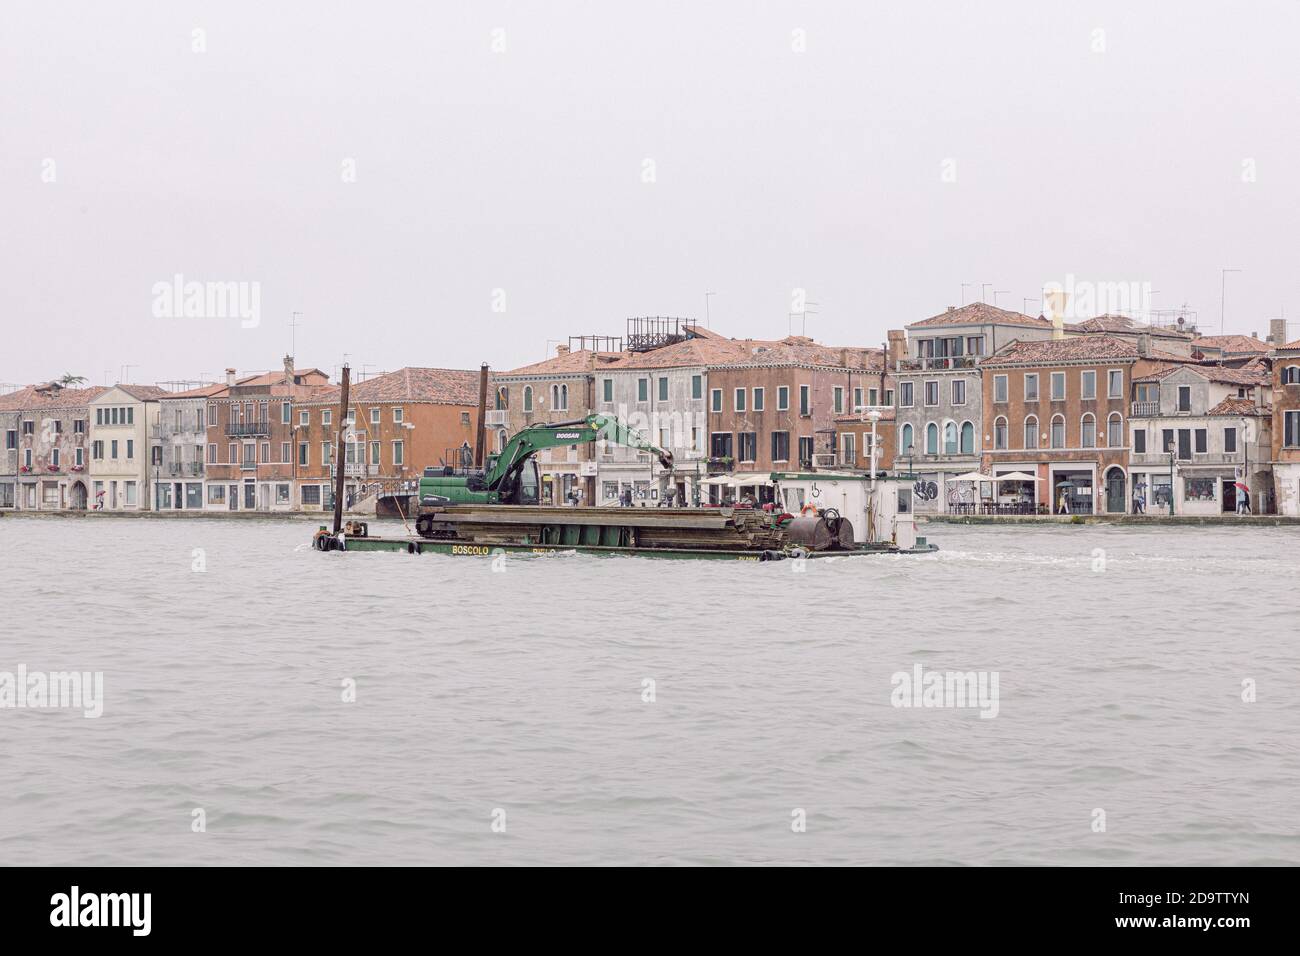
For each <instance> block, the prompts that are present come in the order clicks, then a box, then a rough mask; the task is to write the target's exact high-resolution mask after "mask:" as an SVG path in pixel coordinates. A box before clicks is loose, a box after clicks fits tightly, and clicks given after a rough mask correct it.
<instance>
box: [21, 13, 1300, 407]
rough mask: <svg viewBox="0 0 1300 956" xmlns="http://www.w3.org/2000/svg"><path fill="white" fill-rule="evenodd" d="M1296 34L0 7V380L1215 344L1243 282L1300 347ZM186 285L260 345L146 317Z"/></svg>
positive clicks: (1186, 21) (1210, 19)
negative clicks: (1161, 326) (1098, 302)
mask: <svg viewBox="0 0 1300 956" xmlns="http://www.w3.org/2000/svg"><path fill="white" fill-rule="evenodd" d="M196 30H198V31H202V32H200V33H196V32H195V31H196ZM494 31H499V32H494ZM796 31H800V32H796ZM1098 31H1101V32H1098ZM1298 37H1300V4H1297V3H1295V2H1292V0H1285V2H1276V3H1268V2H1250V3H1241V4H1228V3H1189V2H1177V3H1173V2H1171V3H1164V4H1157V3H1142V4H1133V3H1131V2H1125V3H1096V2H1091V3H1073V4H1069V5H1067V4H1064V3H1054V2H1042V0H1032V2H1023V3H1020V2H1016V3H1013V2H999V3H987V4H972V3H967V2H960V3H959V2H947V3H934V4H921V3H910V2H909V3H903V4H874V3H870V4H869V3H862V2H844V3H832V2H817V3H807V4H801V3H753V2H731V3H724V2H716V3H707V4H706V3H700V2H698V0H697V2H689V3H664V2H659V3H652V4H647V3H620V2H601V3H595V2H592V3H560V2H548V0H536V2H529V3H523V2H520V3H491V2H473V3H469V2H466V3H455V4H453V3H443V2H419V3H416V2H410V3H384V2H371V3H365V4H359V3H337V4H336V3H328V2H315V3H306V2H298V3H276V4H268V3H264V2H263V3H254V2H231V0H222V2H212V3H186V2H175V0H169V2H156V3H135V2H132V3H127V2H118V3H102V2H91V0H83V2H76V3H60V2H46V3H33V4H22V5H9V6H7V7H6V9H5V13H4V21H3V28H2V29H0V141H2V143H3V149H0V222H2V223H3V226H2V228H0V296H3V321H4V331H5V334H4V337H3V341H4V346H3V348H0V383H25V382H30V381H36V380H40V379H46V378H50V377H52V376H56V375H59V374H62V373H64V372H72V373H74V374H80V375H84V376H86V377H87V378H88V379H89V380H90V381H91V382H92V383H95V384H101V383H103V382H104V381H105V380H106V379H107V380H108V381H114V380H117V379H118V377H119V373H120V370H121V368H122V367H123V366H124V365H131V366H134V367H133V368H131V369H130V370H129V373H128V375H129V379H128V380H130V381H135V382H155V381H165V380H170V379H197V378H199V377H201V376H206V377H211V376H215V375H219V374H220V373H221V371H222V369H224V368H225V367H226V366H227V365H232V366H236V367H238V368H239V369H240V370H241V371H242V370H257V369H265V368H270V367H276V366H278V365H279V362H280V357H281V356H282V355H283V354H284V353H285V352H286V351H288V349H289V346H290V336H291V332H290V327H289V322H290V316H291V313H293V312H294V311H298V312H301V313H302V317H301V319H300V320H299V322H300V326H299V328H298V330H297V358H298V363H299V365H304V366H305V365H316V366H319V367H322V368H325V369H326V370H328V371H333V369H334V368H335V366H337V365H339V364H340V363H341V362H342V361H343V360H344V356H345V355H346V356H348V357H349V358H350V360H351V362H352V364H353V366H354V368H360V367H362V366H363V365H364V366H366V368H367V369H368V370H370V371H375V370H382V369H394V368H398V367H400V366H402V365H431V366H450V367H476V366H477V365H478V363H479V362H481V361H487V362H490V363H491V364H492V365H493V366H494V367H496V368H510V367H513V366H517V365H520V364H524V363H526V362H530V361H536V360H538V359H540V358H542V357H544V356H545V355H546V354H547V353H548V351H551V350H553V348H554V344H555V341H556V340H563V339H565V338H566V337H567V336H569V335H577V334H581V333H606V334H614V335H618V334H621V333H622V331H623V326H624V319H625V317H627V316H629V315H643V314H650V315H653V314H664V315H682V316H692V317H699V318H701V319H702V318H703V316H704V312H705V293H706V292H715V293H716V295H714V296H713V297H712V298H711V299H710V306H709V308H710V310H711V312H712V325H713V327H714V328H715V329H718V330H719V331H722V332H724V333H725V334H728V335H735V336H742V337H743V336H753V337H779V336H781V335H785V334H786V333H787V331H788V330H789V328H790V319H789V317H788V313H789V312H790V311H791V308H792V296H793V295H795V290H797V289H804V290H806V295H807V298H808V299H810V300H812V301H814V302H816V303H818V305H816V306H812V307H811V308H813V309H814V310H815V311H816V312H817V314H815V315H810V316H808V317H807V319H806V322H807V331H808V334H810V335H813V336H815V337H816V338H817V339H819V340H821V341H825V342H828V343H831V344H837V345H838V344H844V345H849V344H854V345H857V344H861V345H875V344H879V343H880V342H881V341H882V340H883V339H884V336H885V330H886V329H887V328H892V327H900V326H902V325H903V324H905V323H907V322H910V321H915V320H917V319H919V318H923V317H925V316H928V315H931V314H934V313H936V312H938V311H941V310H942V309H943V308H944V307H945V306H947V305H956V304H959V303H960V302H961V300H962V295H963V289H962V287H961V284H962V283H963V282H969V283H974V284H975V285H973V286H972V287H971V288H968V289H966V290H964V292H965V297H966V300H967V301H970V300H971V299H973V298H978V297H979V296H980V294H981V290H980V288H979V283H983V282H987V283H990V286H989V289H988V292H989V294H988V299H989V300H990V301H992V299H993V296H992V291H994V290H998V291H1003V294H1002V295H1000V296H999V297H998V303H999V304H1000V305H1002V306H1003V307H1009V308H1015V309H1020V308H1021V307H1022V305H1023V304H1024V299H1025V298H1026V297H1029V298H1031V299H1033V300H1034V301H1031V302H1030V303H1029V305H1028V308H1029V310H1030V311H1033V312H1035V313H1037V312H1038V311H1040V308H1041V307H1040V305H1039V303H1038V302H1037V297H1038V296H1039V293H1040V290H1041V288H1042V286H1043V285H1044V283H1047V282H1050V281H1053V280H1055V281H1062V282H1063V281H1065V279H1066V277H1067V276H1068V275H1074V276H1075V277H1076V280H1084V281H1093V282H1136V283H1149V288H1150V289H1152V290H1154V291H1155V292H1156V295H1155V297H1154V304H1155V307H1156V308H1157V309H1167V308H1172V307H1174V306H1180V305H1182V304H1183V303H1187V305H1188V307H1189V308H1191V309H1193V310H1196V311H1198V312H1199V316H1200V320H1201V323H1202V326H1203V327H1209V328H1212V329H1214V330H1216V331H1217V328H1218V324H1219V311H1220V284H1221V278H1222V276H1221V272H1220V270H1221V269H1223V268H1236V269H1241V270H1243V271H1242V272H1241V273H1240V274H1231V275H1229V276H1228V278H1227V309H1226V311H1227V328H1228V331H1239V332H1251V331H1256V332H1259V333H1260V334H1261V335H1262V334H1264V333H1265V332H1266V331H1267V320H1268V319H1269V318H1276V317H1278V316H1279V315H1280V314H1281V312H1282V310H1283V308H1285V309H1286V314H1287V315H1288V316H1289V317H1292V318H1293V319H1294V320H1295V321H1293V323H1292V325H1291V328H1290V337H1291V338H1295V337H1300V273H1298V271H1297V255H1296V254H1297V250H1298V249H1300V238H1298V232H1300V230H1298V226H1300V57H1297V55H1296V53H1295V44H1296V40H1297V38H1298ZM196 46H197V47H200V48H201V49H200V50H197V51H196V49H195V47H196ZM502 47H504V49H502ZM647 160H649V161H650V162H651V163H652V165H650V164H647ZM648 179H650V180H652V181H647V180H648ZM177 274H180V275H182V276H184V278H185V280H186V281H220V282H245V283H250V284H251V283H256V284H257V286H256V288H257V290H258V294H259V296H260V302H259V305H260V309H259V316H258V318H259V321H258V324H256V325H255V326H254V327H245V325H249V324H250V323H247V322H243V321H241V320H240V318H239V317H238V316H213V315H207V316H201V317H188V318H187V317H184V316H183V315H179V316H165V315H164V316H161V317H160V316H159V315H157V314H155V313H156V311H157V310H156V309H155V305H156V303H155V290H154V287H155V284H156V283H159V282H164V281H165V282H170V281H171V280H172V277H173V276H175V275H177ZM248 288H249V289H252V288H253V287H252V286H251V285H250V286H248ZM495 290H502V293H503V294H501V293H497V292H496V291H495ZM502 308H504V311H500V309H502ZM798 326H799V322H798V321H797V320H796V323H795V331H798Z"/></svg>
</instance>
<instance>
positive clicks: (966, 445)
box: [961, 422, 975, 455]
mask: <svg viewBox="0 0 1300 956" xmlns="http://www.w3.org/2000/svg"><path fill="white" fill-rule="evenodd" d="M961 453H962V454H963V455H973V454H975V426H974V425H972V424H971V423H970V422H962V423H961Z"/></svg>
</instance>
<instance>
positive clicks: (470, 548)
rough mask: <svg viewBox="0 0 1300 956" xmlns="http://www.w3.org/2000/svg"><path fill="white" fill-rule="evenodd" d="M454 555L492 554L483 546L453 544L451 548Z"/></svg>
mask: <svg viewBox="0 0 1300 956" xmlns="http://www.w3.org/2000/svg"><path fill="white" fill-rule="evenodd" d="M451 553H452V554H491V553H492V551H491V549H489V548H487V547H485V546H483V545H474V544H453V545H452V546H451Z"/></svg>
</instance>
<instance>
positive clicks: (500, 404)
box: [497, 385, 510, 411]
mask: <svg viewBox="0 0 1300 956" xmlns="http://www.w3.org/2000/svg"><path fill="white" fill-rule="evenodd" d="M509 407H510V390H509V389H508V388H506V387H505V386H504V385H502V386H501V387H500V388H498V389H497V411H501V410H502V409H503V408H509Z"/></svg>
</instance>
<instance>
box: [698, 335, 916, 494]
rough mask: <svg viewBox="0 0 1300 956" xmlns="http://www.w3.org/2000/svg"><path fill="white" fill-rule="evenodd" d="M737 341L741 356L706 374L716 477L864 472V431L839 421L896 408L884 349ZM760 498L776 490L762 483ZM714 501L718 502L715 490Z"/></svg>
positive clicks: (792, 340) (711, 466)
mask: <svg viewBox="0 0 1300 956" xmlns="http://www.w3.org/2000/svg"><path fill="white" fill-rule="evenodd" d="M730 341H734V342H735V343H736V344H737V345H739V346H741V354H740V355H739V356H738V357H734V358H731V359H728V360H727V361H726V362H723V363H718V364H711V365H710V366H709V367H708V369H707V378H708V381H707V393H708V428H709V447H708V459H707V467H708V471H709V472H710V474H723V473H758V474H765V473H770V472H772V471H807V470H812V469H815V468H845V467H849V468H858V467H861V458H860V446H859V445H858V441H859V437H860V435H861V431H862V429H861V428H859V427H857V426H856V425H854V426H853V427H851V428H847V429H840V428H837V424H836V422H837V420H838V419H842V418H843V417H844V416H846V415H850V414H852V413H853V412H855V411H858V410H861V409H866V408H870V407H880V406H881V405H883V406H888V405H892V403H893V395H892V394H890V392H891V388H892V385H891V383H890V381H889V379H888V376H887V375H886V371H885V356H884V350H883V349H879V348H861V347H841V346H829V345H820V344H818V343H817V342H814V341H813V340H812V339H810V338H807V337H805V336H799V335H791V336H788V337H786V338H784V339H781V340H779V341H777V342H762V341H756V340H752V339H743V340H741V339H736V340H730ZM753 493H754V496H755V498H756V499H757V500H759V501H767V500H769V498H770V494H771V490H770V488H768V487H766V486H763V485H756V486H754V490H753ZM710 495H711V497H712V499H714V500H717V499H718V498H719V496H720V492H719V491H718V489H717V487H716V486H711V488H710Z"/></svg>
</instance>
